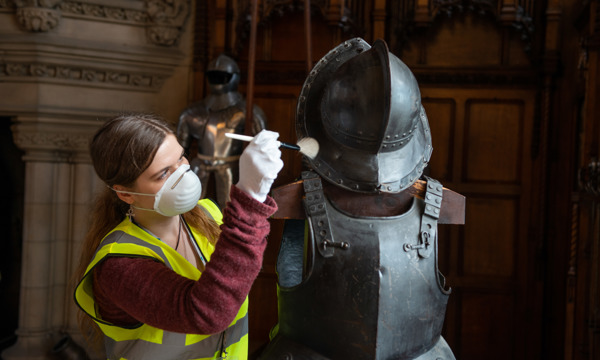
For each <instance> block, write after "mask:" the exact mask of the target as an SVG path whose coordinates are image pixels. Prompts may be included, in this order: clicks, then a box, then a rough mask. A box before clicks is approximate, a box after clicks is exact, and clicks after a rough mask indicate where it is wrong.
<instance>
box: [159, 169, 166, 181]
mask: <svg viewBox="0 0 600 360" xmlns="http://www.w3.org/2000/svg"><path fill="white" fill-rule="evenodd" d="M167 176H169V170H165V171H163V172H162V174H160V176H159V177H158V179H159V180H162V179H164V178H166V177H167Z"/></svg>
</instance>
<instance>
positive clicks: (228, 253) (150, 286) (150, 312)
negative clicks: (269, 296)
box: [94, 186, 277, 334]
mask: <svg viewBox="0 0 600 360" xmlns="http://www.w3.org/2000/svg"><path fill="white" fill-rule="evenodd" d="M230 196H231V202H230V203H229V204H228V206H227V207H226V208H225V209H224V211H223V225H221V236H220V237H219V240H218V242H217V245H216V247H215V251H214V253H213V254H212V255H211V259H210V261H209V262H208V263H207V264H206V269H205V270H204V272H202V276H201V277H200V279H199V280H198V281H194V280H190V279H188V278H185V277H183V276H180V275H178V274H176V273H175V272H174V271H173V270H171V269H169V268H167V267H166V266H165V265H164V264H162V263H159V262H156V261H154V260H152V259H142V258H127V257H109V258H107V259H106V260H104V261H103V262H102V263H101V264H100V265H99V266H98V267H97V268H96V269H95V270H94V297H95V300H96V303H97V304H98V307H99V311H100V314H101V315H102V318H103V319H104V320H106V321H109V322H111V323H113V324H115V325H120V326H131V325H135V324H139V323H145V324H148V325H151V326H154V327H157V328H160V329H163V330H167V331H173V332H179V333H187V334H214V333H219V332H221V331H223V330H225V329H226V328H227V326H228V325H230V324H231V322H232V321H233V319H234V318H235V316H236V315H237V312H238V310H239V309H240V306H241V305H242V303H243V302H244V300H245V299H246V296H247V295H248V293H249V292H250V288H251V286H252V283H253V282H254V280H255V279H256V276H257V275H258V272H259V271H260V268H261V266H262V257H263V252H264V250H265V247H266V245H267V241H266V237H267V234H268V233H269V230H270V224H269V221H268V217H270V216H271V215H273V214H274V213H275V211H276V210H277V205H276V204H275V201H274V200H273V199H272V198H270V197H267V200H266V201H265V202H264V203H260V202H258V201H256V200H254V199H253V198H252V197H250V196H249V195H247V194H246V193H244V192H243V191H241V190H239V189H238V188H237V187H236V186H232V187H231V192H230Z"/></svg>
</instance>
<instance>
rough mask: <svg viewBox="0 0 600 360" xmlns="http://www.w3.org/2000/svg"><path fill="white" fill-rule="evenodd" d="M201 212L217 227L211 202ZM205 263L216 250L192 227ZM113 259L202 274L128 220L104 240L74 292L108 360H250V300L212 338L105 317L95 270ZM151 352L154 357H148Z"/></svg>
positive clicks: (192, 275) (205, 202) (184, 273)
mask: <svg viewBox="0 0 600 360" xmlns="http://www.w3.org/2000/svg"><path fill="white" fill-rule="evenodd" d="M199 204H200V205H201V208H202V209H203V210H205V211H206V212H207V214H209V215H210V216H212V218H213V219H214V220H215V221H217V223H218V224H222V218H223V217H222V214H221V212H220V211H219V209H218V207H217V206H216V205H215V204H214V203H213V202H212V201H210V200H206V199H203V200H200V202H199ZM191 230H192V233H193V235H194V238H195V240H196V243H197V244H198V246H199V247H200V249H201V251H202V253H203V255H204V256H205V257H206V260H207V261H209V260H210V255H211V254H212V252H213V251H214V246H213V245H212V244H211V243H210V242H209V241H208V240H207V239H206V237H204V236H203V235H202V234H200V233H198V232H197V231H196V230H195V229H193V228H192V229H191ZM109 256H125V257H145V258H151V259H153V260H155V261H160V262H162V263H164V264H165V266H167V267H168V268H170V269H172V270H173V271H175V272H176V273H177V274H179V275H181V276H185V277H187V278H189V279H192V280H198V279H199V278H200V275H201V272H200V270H198V269H197V268H196V267H195V266H193V265H192V264H190V263H189V262H188V261H187V260H185V258H183V257H182V256H181V255H180V254H179V253H177V252H176V251H175V250H174V249H172V248H171V247H170V246H168V245H166V244H164V243H163V242H162V241H160V240H158V239H156V238H155V237H153V236H152V235H150V234H148V233H147V232H146V231H144V230H142V229H141V228H140V227H138V226H136V225H135V224H133V223H131V222H130V221H129V219H125V220H123V222H121V224H119V225H118V226H117V227H116V228H115V229H113V230H112V231H111V232H110V233H109V234H108V235H107V236H106V237H105V238H104V239H103V240H102V242H101V244H100V246H99V248H98V250H97V251H96V254H95V255H94V258H93V259H92V261H91V263H90V264H89V266H88V268H87V270H86V273H85V275H84V278H83V279H82V281H81V282H80V284H79V285H78V286H77V288H76V290H75V302H76V303H77V305H79V307H80V308H81V309H82V310H83V311H84V312H85V313H87V314H88V315H89V316H90V317H92V319H94V321H95V322H96V323H97V324H98V325H99V327H100V329H101V330H102V332H103V333H104V335H105V345H106V351H107V354H106V355H107V357H108V358H109V359H111V360H112V359H115V360H119V359H127V360H137V359H139V360H142V359H144V360H145V359H225V358H226V359H240V360H241V359H247V357H248V298H246V300H245V301H244V303H243V304H242V306H241V308H240V310H239V311H238V314H237V315H236V317H235V319H234V320H233V322H232V323H231V325H230V326H229V327H228V328H227V329H226V330H225V331H224V332H222V333H219V334H213V335H198V334H180V333H173V332H169V331H163V330H161V329H157V328H155V327H152V326H150V325H146V324H142V323H140V324H138V325H135V326H131V327H120V326H116V325H113V324H111V323H108V322H106V321H104V320H102V319H101V317H100V314H99V313H98V312H97V307H96V303H95V301H94V295H93V288H92V286H93V280H92V279H93V277H92V276H91V273H92V270H93V269H94V268H95V267H96V266H97V265H98V264H99V263H101V262H102V261H103V260H104V259H106V258H107V257H109ZM149 354H150V355H149Z"/></svg>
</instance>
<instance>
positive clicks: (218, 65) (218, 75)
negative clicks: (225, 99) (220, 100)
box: [205, 54, 240, 94]
mask: <svg viewBox="0 0 600 360" xmlns="http://www.w3.org/2000/svg"><path fill="white" fill-rule="evenodd" d="M205 74H206V79H207V81H208V85H209V87H210V90H211V92H212V93H215V94H223V93H227V92H230V91H236V90H237V87H238V84H239V83H240V68H239V67H238V65H237V63H236V62H235V60H233V59H232V58H230V57H229V56H227V55H224V54H221V55H219V56H217V57H216V58H215V59H213V60H211V62H210V63H208V66H207V67H206V72H205Z"/></svg>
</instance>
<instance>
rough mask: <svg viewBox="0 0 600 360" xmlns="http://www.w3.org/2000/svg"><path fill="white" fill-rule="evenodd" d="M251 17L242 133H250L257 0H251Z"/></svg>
mask: <svg viewBox="0 0 600 360" xmlns="http://www.w3.org/2000/svg"><path fill="white" fill-rule="evenodd" d="M251 7H252V9H251V12H252V18H251V22H250V48H249V50H248V83H247V84H246V122H245V127H244V133H245V134H246V135H252V113H253V111H252V109H253V97H254V71H255V70H254V64H255V61H256V23H257V17H258V0H252V5H251Z"/></svg>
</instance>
